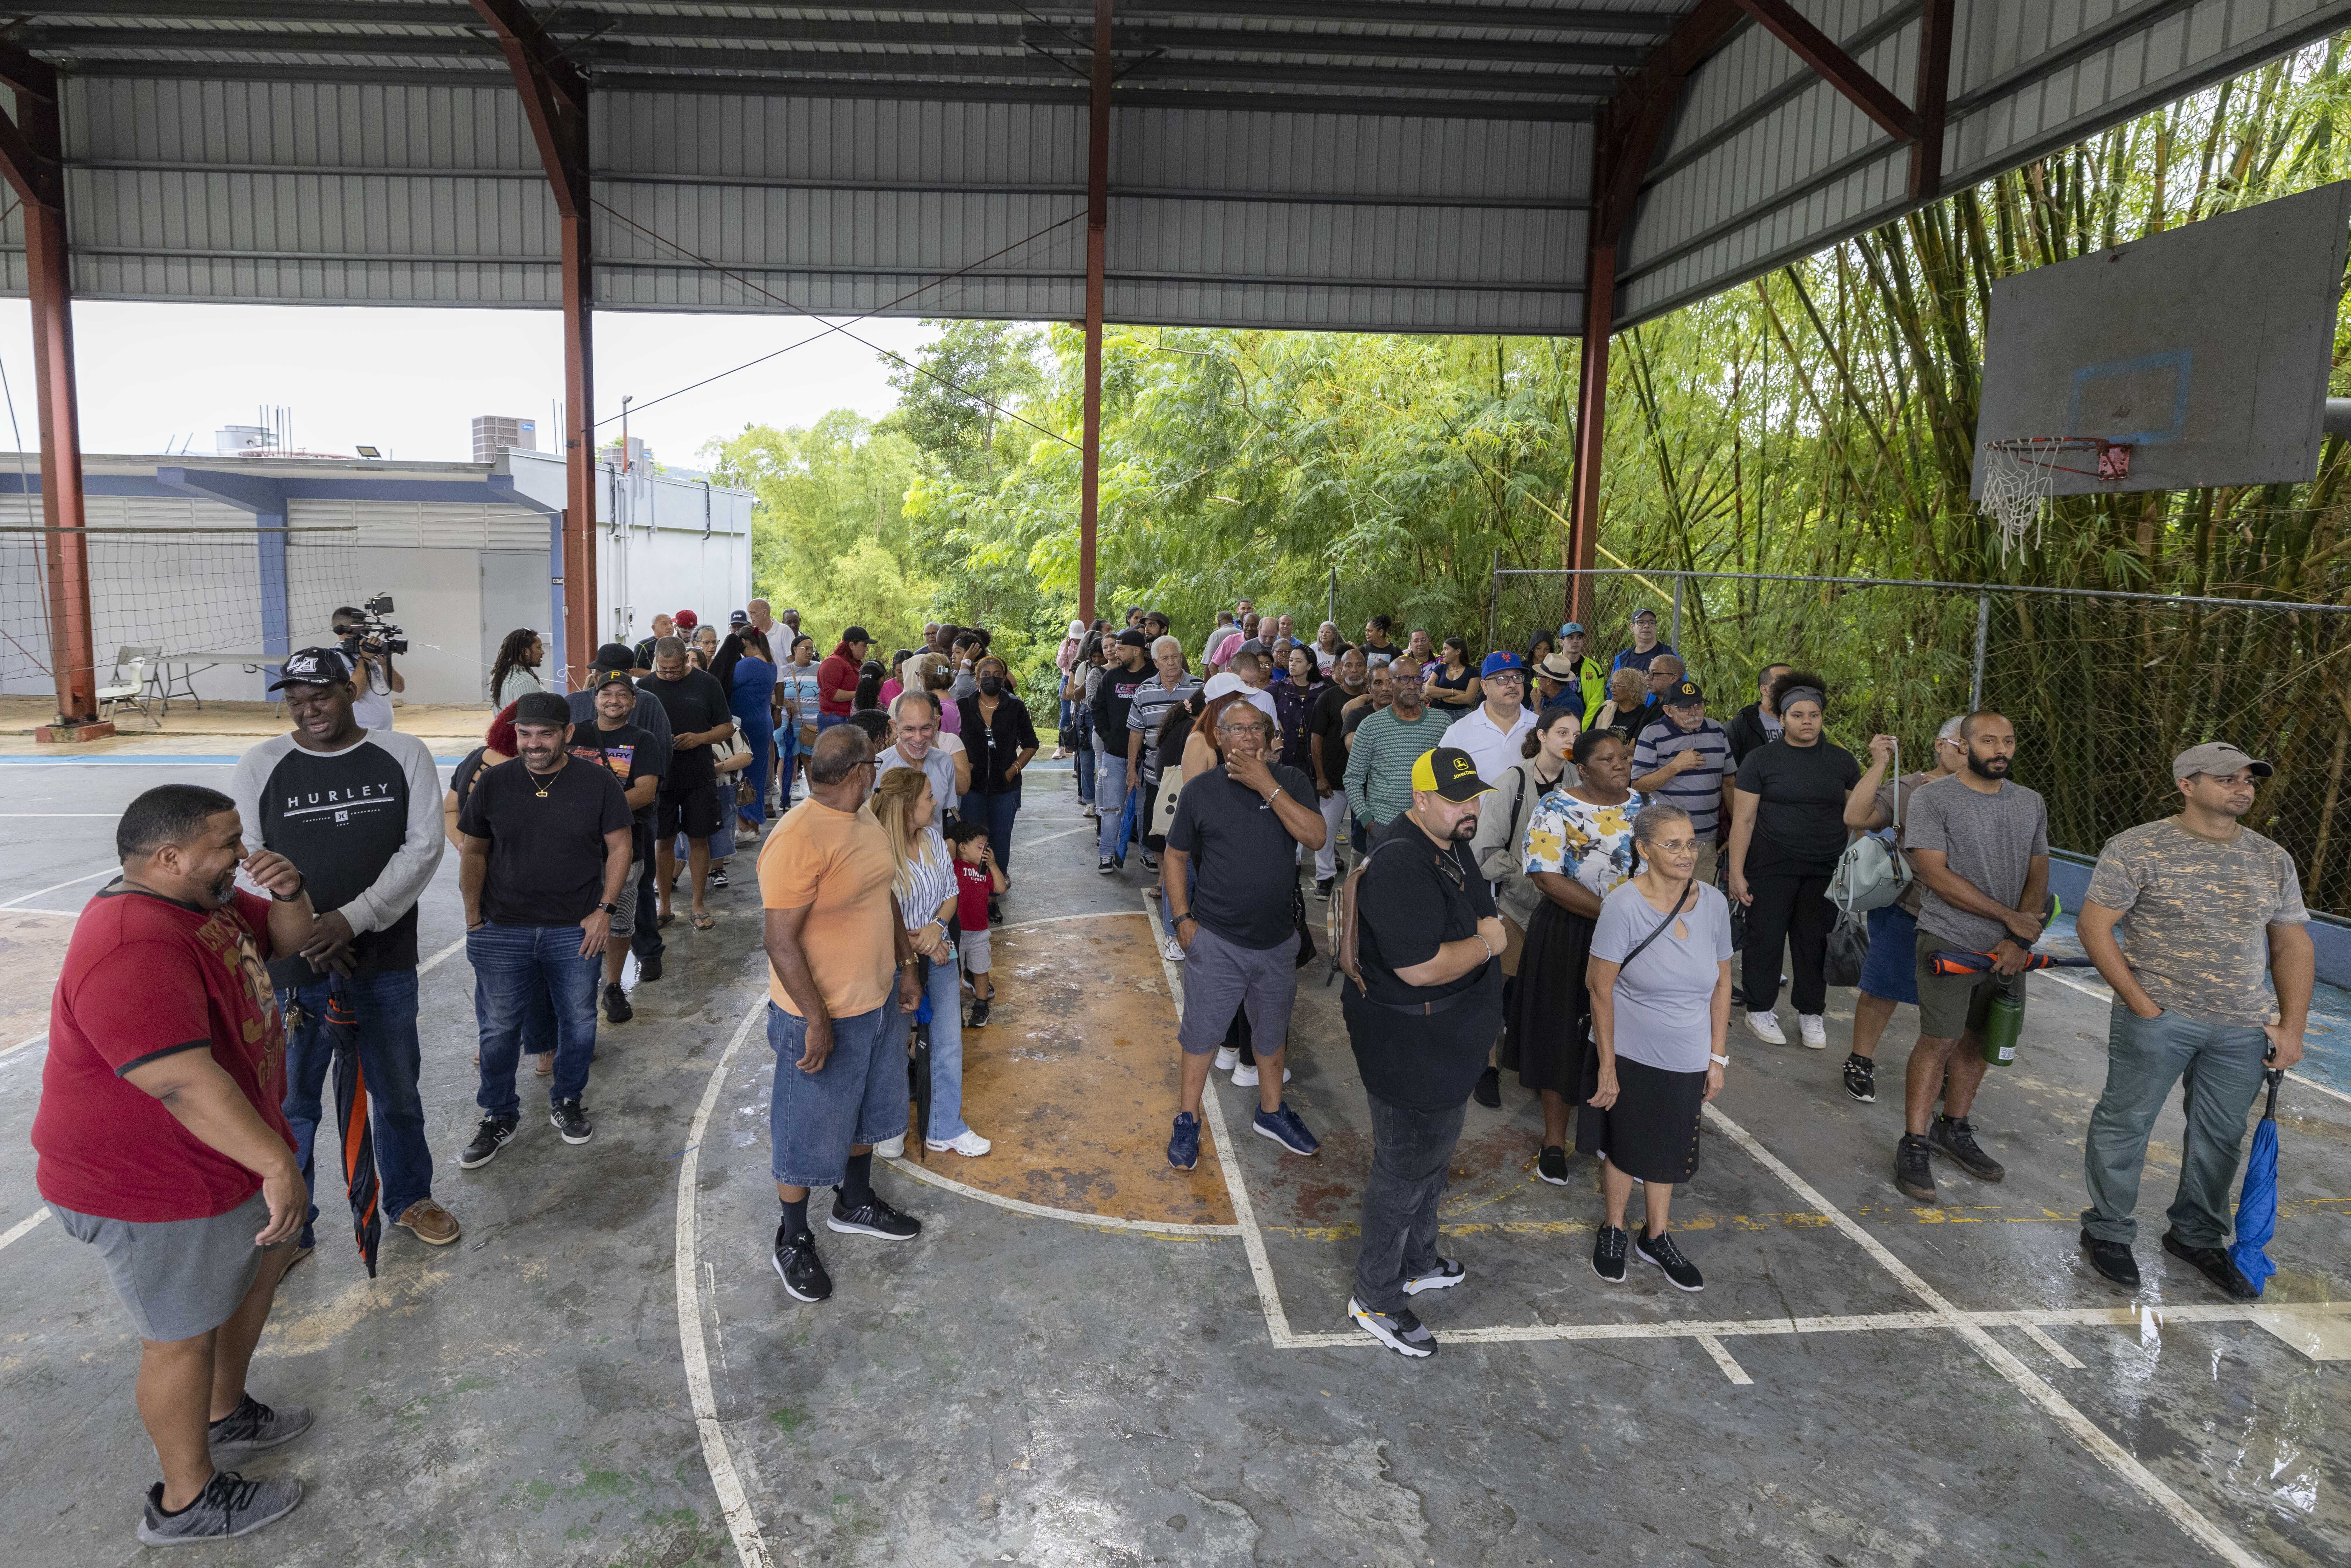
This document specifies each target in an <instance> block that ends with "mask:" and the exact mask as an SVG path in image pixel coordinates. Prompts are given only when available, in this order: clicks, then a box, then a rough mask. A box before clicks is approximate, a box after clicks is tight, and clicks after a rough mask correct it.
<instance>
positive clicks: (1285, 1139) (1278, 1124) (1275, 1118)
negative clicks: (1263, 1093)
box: [1249, 1100, 1322, 1155]
mask: <svg viewBox="0 0 2351 1568" xmlns="http://www.w3.org/2000/svg"><path fill="white" fill-rule="evenodd" d="M1249 1125H1250V1126H1251V1127H1252V1128H1254V1129H1255V1130H1256V1132H1257V1135H1258V1136H1259V1137H1260V1138H1271V1139H1272V1140H1273V1141H1274V1142H1275V1143H1277V1144H1280V1145H1281V1146H1282V1147H1283V1148H1285V1149H1288V1150H1289V1151H1290V1153H1291V1154H1293V1155H1315V1154H1319V1153H1321V1152H1322V1144H1321V1142H1319V1141H1318V1140H1317V1139H1316V1138H1315V1136H1314V1134H1311V1133H1310V1132H1308V1131H1307V1130H1306V1124H1305V1123H1303V1122H1301V1121H1300V1120H1299V1119H1298V1113H1297V1112H1295V1111H1293V1110H1291V1109H1290V1102H1289V1101H1287V1100H1285V1101H1283V1102H1282V1103H1281V1105H1280V1109H1278V1110H1273V1111H1259V1113H1257V1118H1256V1120H1254V1121H1253V1122H1251V1123H1250V1124H1249Z"/></svg>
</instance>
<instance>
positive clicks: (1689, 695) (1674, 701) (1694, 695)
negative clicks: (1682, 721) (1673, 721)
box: [1665, 681, 1706, 707]
mask: <svg viewBox="0 0 2351 1568" xmlns="http://www.w3.org/2000/svg"><path fill="white" fill-rule="evenodd" d="M1704 701H1706V694H1705V693H1704V692H1702V691H1700V690H1698V683H1697V682H1696V681H1676V682H1675V683H1674V684H1673V685H1670V686H1667V688H1666V696H1665V706H1667V707H1687V706H1689V705H1690V704H1692V703H1702V702H1704Z"/></svg>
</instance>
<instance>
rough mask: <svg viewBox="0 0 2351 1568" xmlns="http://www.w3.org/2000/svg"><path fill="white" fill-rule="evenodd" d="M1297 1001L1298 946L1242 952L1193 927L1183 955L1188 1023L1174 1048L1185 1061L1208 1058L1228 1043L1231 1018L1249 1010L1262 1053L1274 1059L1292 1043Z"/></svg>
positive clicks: (1252, 1034)
mask: <svg viewBox="0 0 2351 1568" xmlns="http://www.w3.org/2000/svg"><path fill="white" fill-rule="evenodd" d="M1297 999H1298V944H1297V943H1296V942H1295V941H1285V942H1282V943H1280V944H1279V945H1278V946H1272V947H1264V948H1259V947H1244V946H1241V945H1240V944H1239V943H1238V942H1235V941H1232V940H1230V939H1229V938H1228V937H1223V936H1217V934H1216V933H1215V932H1213V931H1211V930H1209V929H1208V928H1207V926H1206V925H1195V926H1193V927H1192V946H1191V947H1190V948H1189V949H1188V950H1187V951H1186V953H1185V955H1184V1021H1183V1023H1182V1024H1181V1025H1179V1026H1178V1027H1177V1029H1176V1030H1175V1042H1176V1043H1177V1044H1178V1045H1181V1046H1182V1047H1183V1048H1184V1054H1185V1055H1186V1056H1206V1055H1207V1054H1208V1053H1209V1052H1210V1051H1214V1050H1216V1049H1217V1047H1218V1046H1220V1045H1222V1044H1224V1043H1225V1030H1228V1029H1230V1028H1231V1027H1232V1022H1233V1015H1234V1014H1235V1013H1238V1011H1240V1009H1242V1008H1244V1007H1246V1008H1247V1009H1249V1036H1250V1038H1251V1039H1252V1040H1254V1041H1255V1042H1256V1047H1257V1051H1258V1053H1259V1055H1260V1056H1271V1055H1272V1054H1273V1053H1274V1052H1275V1051H1280V1049H1281V1047H1282V1044H1283V1042H1284V1041H1285V1040H1288V1039H1289V1037H1290V1004H1291V1003H1292V1002H1294V1001H1296V1000H1297Z"/></svg>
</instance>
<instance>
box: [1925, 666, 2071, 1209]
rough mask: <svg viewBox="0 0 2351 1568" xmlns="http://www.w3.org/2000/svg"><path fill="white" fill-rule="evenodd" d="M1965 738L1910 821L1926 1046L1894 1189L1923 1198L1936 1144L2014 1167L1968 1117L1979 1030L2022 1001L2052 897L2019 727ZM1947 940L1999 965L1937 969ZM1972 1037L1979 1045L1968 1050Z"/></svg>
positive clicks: (1969, 1168)
mask: <svg viewBox="0 0 2351 1568" xmlns="http://www.w3.org/2000/svg"><path fill="white" fill-rule="evenodd" d="M1959 743H1960V744H1961V745H1962V746H1963V747H1966V748H1967V762H1966V765H1965V766H1964V767H1962V768H1960V769H1959V771H1958V772H1957V773H1953V774H1951V775H1949V777H1947V778H1942V779H1936V780H1935V781H1934V782H1932V783H1930V784H1925V785H1922V786H1920V787H1919V789H1918V791H1917V794H1915V795H1912V796H1911V797H1910V801H1909V810H1908V812H1907V814H1906V815H1905V817H1904V819H1903V822H1902V838H1903V845H1904V848H1905V849H1906V850H1907V852H1908V854H1909V856H1910V865H1911V869H1912V870H1913V871H1914V872H1916V873H1917V877H1918V881H1919V883H1920V884H1921V886H1922V887H1923V889H1924V893H1923V894H1922V895H1921V897H1920V899H1919V904H1918V935H1917V939H1916V947H1915V950H1914V952H1913V954H1912V962H1913V963H1914V964H1915V965H1916V967H1917V979H1918V1043H1917V1045H1915V1046H1913V1047H1912V1048H1911V1050H1910V1064H1909V1067H1908V1069H1907V1071H1906V1072H1905V1073H1904V1075H1903V1113H1904V1131H1903V1136H1902V1141H1901V1142H1900V1143H1899V1144H1897V1145H1895V1151H1894V1185H1895V1186H1897V1187H1899V1188H1901V1189H1902V1191H1903V1193H1904V1195H1905V1196H1907V1197H1911V1198H1914V1199H1916V1200H1917V1201H1918V1202H1920V1203H1932V1202H1934V1201H1935V1175H1934V1168H1933V1165H1932V1163H1931V1161H1930V1159H1929V1157H1928V1156H1929V1151H1930V1150H1934V1149H1940V1150H1941V1151H1942V1152H1943V1153H1944V1155H1946V1156H1947V1157H1949V1159H1950V1160H1951V1161H1952V1162H1953V1163H1954V1164H1956V1165H1957V1166H1959V1168H1960V1169H1961V1170H1963V1171H1965V1172H1967V1173H1968V1174H1969V1175H1970V1176H1974V1177H1975V1178H1976V1179H1977V1180H1979V1181H1998V1180H2000V1179H2001V1177H2002V1176H2006V1175H2007V1174H2008V1172H2007V1169H2006V1167H2004V1166H2001V1163H2000V1162H1999V1161H1998V1160H1995V1159H1993V1158H1992V1157H1991V1155H1988V1154H1986V1153H1984V1151H1983V1148H1982V1146H1981V1145H1979V1144H1978V1143H1977V1142H1976V1138H1975V1129H1974V1127H1973V1126H1972V1125H1971V1124H1970V1122H1969V1119H1968V1113H1969V1112H1970V1110H1972V1109H1973V1108H1974V1105H1975V1098H1976V1088H1977V1086H1978V1085H1979V1084H1980V1083H1982V1082H1983V1075H1984V1066H1985V1063H1984V1057H1983V1051H1982V1050H1981V1049H1980V1045H1978V1044H1976V1043H1974V1037H1975V1033H1976V1030H1979V1029H1980V1028H1981V1027H1982V1024H1983V1020H1984V1018H1985V1016H1986V1015H1987V1014H1988V1013H1989V1011H1990V1010H1991V1004H1992V999H1993V998H1994V997H1995V996H1996V995H2005V996H2006V997H2007V998H2010V999H2011V1000H2012V1001H2013V1002H2014V1003H2015V1004H2016V1005H2017V1006H2018V1007H2022V1006H2023V1005H2024V979H2023V974H2024V965H2025V962H2026V960H2027V959H2028V958H2029V957H2030V956H2031V955H2032V944H2033V943H2034V942H2036V941H2038V940H2039V939H2040V936H2041V927H2042V924H2043V918H2042V917H2043V911H2044V910H2045V909H2046V907H2047V901H2048V896H2049V809H2048V807H2047V806H2046V805H2044V804H2043V801H2042V799H2041V797H2040V796H2039V795H2038V794H2035V793H2034V792H2033V791H2032V790H2030V789H2026V788H2025V787H2024V786H2023V785H2022V784H2017V783H2013V782H2011V780H2010V779H2009V777H2008V769H2009V765H2010V764H2011V762H2012V761H2013V760H2014V758H2015V757H2016V728H2015V727H2014V726H2013V725H2011V724H2010V723H2009V722H2008V720H2006V719H2005V718H2002V717H2001V716H2000V715H1998V714H1996V713H1991V712H1979V713H1971V714H1970V715H1968V716H1967V717H1966V718H1964V719H1962V720H1961V721H1960V723H1959ZM1938 948H1949V949H1952V950H1955V951H1959V952H1967V953H1988V954H1990V955H1991V957H1992V959H1993V963H1992V967H1991V969H1990V970H1988V971H1986V972H1984V973H1980V974H1967V975H1938V974H1936V973H1935V972H1934V964H1933V959H1932V955H1933V954H1934V953H1935V951H1936V950H1937V949H1938ZM1962 1040H1968V1041H1970V1045H1969V1046H1967V1047H1964V1048H1963V1047H1961V1046H1960V1042H1961V1041H1962ZM1938 1098H1939V1099H1940V1100H1941V1101H1942V1106H1943V1108H1942V1110H1941V1112H1940V1113H1938V1112H1937V1111H1936V1109H1935V1102H1936V1101H1937V1099H1938Z"/></svg>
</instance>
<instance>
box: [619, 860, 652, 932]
mask: <svg viewBox="0 0 2351 1568" xmlns="http://www.w3.org/2000/svg"><path fill="white" fill-rule="evenodd" d="M644 880H645V862H643V861H631V862H629V874H628V875H627V876H625V877H623V878H622V879H621V908H620V911H619V913H618V914H616V915H613V916H612V926H611V935H613V936H635V935H636V933H637V883H641V882H643V881H644Z"/></svg>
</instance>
